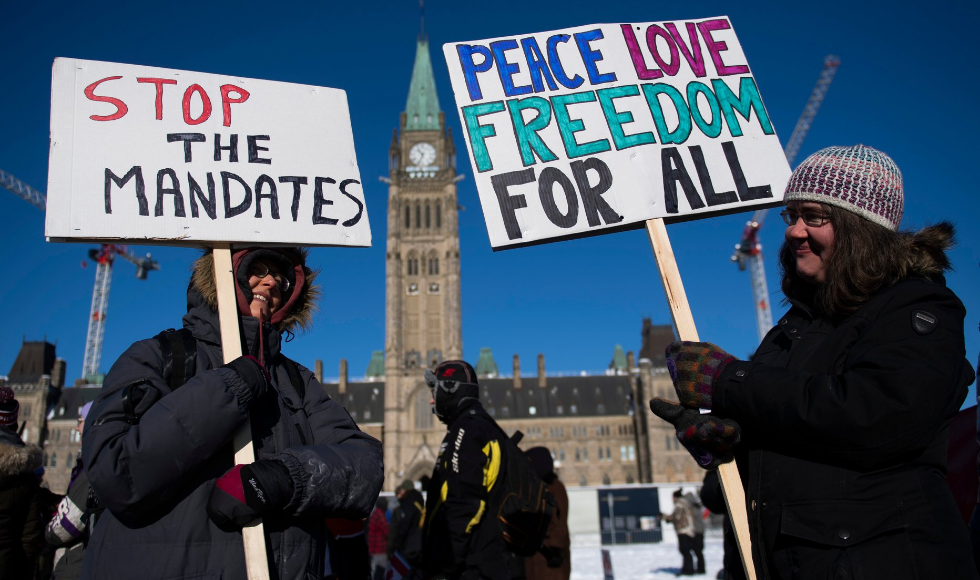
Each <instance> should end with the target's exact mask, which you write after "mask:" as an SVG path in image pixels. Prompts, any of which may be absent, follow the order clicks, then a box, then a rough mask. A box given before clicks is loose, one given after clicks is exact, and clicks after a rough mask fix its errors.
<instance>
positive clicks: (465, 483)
mask: <svg viewBox="0 0 980 580" xmlns="http://www.w3.org/2000/svg"><path fill="white" fill-rule="evenodd" d="M425 381H426V384H428V385H429V388H430V389H432V399H431V402H432V405H433V409H434V412H435V414H436V416H437V417H439V420H440V421H442V422H443V423H445V424H446V426H447V432H446V437H445V438H444V439H443V440H442V444H441V445H440V447H439V456H438V457H437V458H436V465H435V468H434V469H433V471H432V478H431V480H430V481H429V487H428V489H427V490H426V504H425V526H424V529H423V532H422V534H423V538H422V542H423V544H422V545H423V548H422V552H423V553H422V569H423V572H424V576H425V578H445V579H447V580H481V579H488V580H510V578H511V576H512V571H511V566H512V565H513V560H514V558H515V556H514V555H513V554H512V553H511V552H510V551H509V550H508V549H507V547H506V545H505V544H504V539H503V534H502V533H501V530H500V526H499V525H497V521H496V519H495V518H493V517H488V516H487V513H486V507H487V502H488V501H489V499H490V497H489V495H490V493H489V492H490V488H491V487H492V486H493V485H494V484H495V483H496V482H497V481H498V480H500V481H502V480H503V477H504V474H503V473H502V472H501V471H500V470H501V466H502V465H503V462H502V456H501V451H500V448H501V446H500V440H501V438H502V437H505V436H506V435H505V434H504V433H503V431H502V430H501V429H500V427H498V426H497V424H496V422H495V421H494V420H493V418H492V417H490V415H488V414H487V412H486V411H485V410H484V409H483V405H481V404H480V399H479V396H480V387H479V384H478V383H477V378H476V371H474V370H473V367H472V366H470V364H469V363H467V362H465V361H461V360H453V361H446V362H443V363H441V364H440V365H439V366H437V367H436V368H435V370H434V371H425ZM521 572H523V566H521Z"/></svg>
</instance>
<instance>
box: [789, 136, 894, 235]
mask: <svg viewBox="0 0 980 580" xmlns="http://www.w3.org/2000/svg"><path fill="white" fill-rule="evenodd" d="M904 199H905V198H904V196H903V194H902V173H901V172H900V171H899V170H898V166H897V165H895V162H894V161H892V158H891V157H889V156H887V155H885V154H884V153H882V152H881V151H878V150H877V149H872V148H871V147H865V146H864V145H855V146H853V147H827V148H826V149H821V150H820V151H817V152H816V153H814V154H813V155H810V156H809V157H807V158H806V160H804V161H803V163H801V164H800V165H799V167H797V168H796V171H794V172H793V175H792V176H791V177H790V178H789V183H787V184H786V195H785V196H784V197H783V201H784V202H790V201H813V202H817V203H825V204H827V205H833V206H837V207H839V208H841V209H845V210H847V211H849V212H852V213H856V214H857V215H859V216H861V217H863V218H864V219H866V220H868V221H871V222H874V223H876V224H878V225H880V226H882V227H885V228H888V229H889V230H892V231H896V230H898V224H899V222H901V221H902V209H903V206H904Z"/></svg>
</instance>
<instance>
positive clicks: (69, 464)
mask: <svg viewBox="0 0 980 580" xmlns="http://www.w3.org/2000/svg"><path fill="white" fill-rule="evenodd" d="M65 466H66V467H71V453H69V454H68V461H67V462H66V463H65Z"/></svg>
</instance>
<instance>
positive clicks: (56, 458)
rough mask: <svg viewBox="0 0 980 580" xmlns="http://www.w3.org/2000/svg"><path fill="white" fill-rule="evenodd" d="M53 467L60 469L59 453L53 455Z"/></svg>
mask: <svg viewBox="0 0 980 580" xmlns="http://www.w3.org/2000/svg"><path fill="white" fill-rule="evenodd" d="M51 467H58V454H57V453H52V454H51Z"/></svg>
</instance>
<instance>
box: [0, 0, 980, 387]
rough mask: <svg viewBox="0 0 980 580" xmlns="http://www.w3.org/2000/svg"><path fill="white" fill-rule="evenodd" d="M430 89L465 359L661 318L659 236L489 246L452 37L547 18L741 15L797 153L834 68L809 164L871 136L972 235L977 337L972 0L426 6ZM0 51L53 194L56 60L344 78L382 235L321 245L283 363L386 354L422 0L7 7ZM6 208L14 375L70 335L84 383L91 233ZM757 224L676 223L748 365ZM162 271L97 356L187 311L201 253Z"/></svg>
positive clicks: (123, 294) (740, 30)
mask: <svg viewBox="0 0 980 580" xmlns="http://www.w3.org/2000/svg"><path fill="white" fill-rule="evenodd" d="M425 10H426V13H425V31H426V32H427V33H428V35H429V40H430V45H431V46H432V61H433V66H434V69H435V77H436V84H437V86H438V90H439V101H440V104H441V107H442V110H443V111H445V112H446V113H447V114H446V119H447V121H448V123H450V125H451V126H452V129H453V135H454V136H456V146H457V149H458V151H459V157H458V167H459V171H460V172H461V173H464V174H466V176H467V177H466V179H465V180H463V181H462V182H461V183H460V184H459V203H460V204H461V205H462V206H464V207H465V211H463V212H462V213H461V215H460V246H461V253H462V257H461V263H462V273H463V276H462V303H463V342H464V351H465V352H464V355H465V357H466V358H468V359H470V360H473V361H474V362H475V359H476V357H477V355H478V353H479V349H480V348H481V347H490V348H491V349H492V350H493V353H494V355H495V357H496V361H497V363H498V365H499V366H500V369H501V371H502V372H503V373H505V374H506V373H509V372H510V364H511V357H512V356H513V355H514V354H518V355H520V356H521V359H522V361H523V365H522V367H523V368H524V370H525V373H528V372H532V373H533V372H534V368H535V366H534V362H533V361H534V359H535V357H536V356H537V355H538V353H543V354H544V355H545V356H546V360H547V367H548V369H549V371H553V372H579V371H582V370H587V371H593V372H595V371H600V370H602V369H605V368H606V367H607V366H608V364H609V362H610V360H611V358H612V354H613V349H614V347H615V345H616V344H621V345H622V346H623V348H624V349H626V350H633V351H637V350H639V347H640V328H641V320H642V318H643V317H651V318H652V319H653V321H654V323H669V322H670V315H669V312H668V310H667V306H666V300H665V298H664V294H663V290H662V286H661V283H660V280H659V277H658V275H657V271H656V266H655V263H654V260H653V255H652V251H651V249H650V243H649V241H648V239H647V238H646V234H645V232H643V231H634V232H626V233H618V234H612V235H605V236H599V237H594V238H589V239H583V240H576V241H567V242H561V243H553V244H546V245H541V246H537V247H531V248H524V249H516V250H509V251H504V252H496V253H494V252H493V251H492V250H491V249H490V243H489V239H488V237H487V231H486V228H485V226H484V221H483V215H482V212H481V208H480V203H479V199H478V197H477V194H476V190H475V187H474V185H473V180H472V168H471V167H470V165H469V162H468V161H467V157H466V152H465V145H464V143H463V142H462V140H461V139H460V136H462V135H463V132H462V131H461V129H460V126H459V118H458V116H457V115H456V114H455V113H454V108H453V97H452V91H451V87H450V84H449V77H448V72H447V68H446V63H445V61H444V60H443V58H442V54H441V46H442V44H443V43H446V42H453V41H465V40H478V39H483V38H491V37H496V36H503V35H513V34H522V33H533V32H541V31H546V30H553V29H558V28H564V27H570V26H578V25H585V24H594V23H605V22H611V23H619V22H650V21H658V20H669V19H684V18H702V17H710V16H719V15H727V16H729V17H730V19H731V21H732V24H733V26H734V28H735V31H736V33H737V34H738V37H739V39H740V41H741V43H742V47H743V50H744V52H745V54H746V57H747V58H748V62H749V65H750V66H751V67H752V71H753V74H754V76H755V78H756V80H757V82H758V85H759V88H760V91H761V94H762V98H763V99H764V101H765V103H766V106H767V108H768V111H769V115H770V117H771V119H772V121H773V124H774V125H775V128H776V131H777V133H778V134H779V137H780V139H781V140H782V142H783V143H785V141H786V139H788V138H789V135H790V133H791V132H792V130H793V126H794V125H795V123H796V120H797V118H798V117H799V115H800V113H801V112H802V109H803V106H804V105H805V104H806V102H807V99H808V97H809V95H810V91H811V89H812V88H813V85H814V83H815V81H816V79H817V76H818V74H819V73H820V70H821V67H822V63H823V58H824V56H826V55H827V54H835V55H837V56H839V57H840V59H841V63H842V64H841V66H840V69H839V71H838V73H837V76H836V78H835V80H834V83H833V86H832V87H831V88H830V91H829V93H828V95H827V98H826V100H825V101H824V103H823V106H822V108H821V110H820V113H819V115H818V116H817V118H816V121H815V123H814V125H813V128H812V129H811V131H810V133H809V136H808V138H807V140H806V142H805V143H804V144H803V149H802V151H801V153H800V156H799V157H798V159H797V161H801V160H802V159H803V158H804V157H805V156H806V155H808V154H809V153H812V152H813V151H815V150H817V149H820V148H822V147H826V146H829V145H853V144H856V143H864V144H866V145H870V146H873V147H876V148H879V149H881V150H883V151H885V152H887V153H888V154H889V155H891V156H892V157H893V158H894V159H895V161H896V162H897V163H898V165H899V167H900V168H901V170H902V172H903V174H904V178H905V192H906V201H905V204H906V205H905V219H904V221H903V226H904V227H906V228H919V227H922V226H923V225H927V224H931V223H935V222H938V221H940V220H943V219H948V220H951V221H952V222H954V223H955V224H956V227H957V230H958V237H959V246H958V247H957V248H956V249H955V250H954V251H953V253H952V258H953V264H954V267H955V272H953V273H952V274H951V275H950V276H949V279H948V282H949V285H950V286H951V287H952V288H953V289H954V290H955V291H956V292H957V293H958V294H959V296H960V298H961V299H962V300H963V301H964V303H965V304H966V306H967V311H968V312H967V319H966V324H965V326H966V337H967V356H968V358H969V359H970V360H971V362H973V363H975V361H976V359H977V352H978V349H980V334H978V322H980V295H978V292H977V288H978V285H980V269H978V265H980V229H978V227H977V219H978V217H980V211H978V210H980V201H978V194H980V190H978V187H977V185H976V183H977V182H976V173H974V171H976V167H977V165H978V153H980V148H978V147H977V145H976V142H975V141H974V137H973V136H974V135H976V134H977V133H978V130H980V120H978V116H977V115H976V114H975V111H976V99H977V96H976V95H977V94H978V93H980V86H978V85H980V81H978V77H977V75H975V74H973V73H971V72H970V71H971V69H969V67H968V65H969V59H968V55H969V54H976V47H975V45H974V43H973V41H972V40H971V39H972V38H973V36H974V34H973V32H974V31H973V30H972V26H973V25H974V24H975V23H976V22H977V21H980V4H978V3H977V2H971V1H959V2H941V3H933V4H930V5H928V7H926V6H925V5H923V4H922V3H918V2H915V3H913V2H854V1H848V2H840V1H829V2H808V3H803V2H790V3H787V2H739V3H732V2H715V1H702V2H696V3H692V2H651V1H650V0H642V1H628V0H617V1H616V2H586V1H566V2H558V1H553V0H542V1H538V2H529V1H527V0H520V1H517V0H495V1H494V2H483V1H473V2H449V1H446V0H430V1H429V2H427V3H426V8H425ZM2 14H3V21H4V23H5V25H4V34H3V36H2V38H0V43H2V48H0V55H2V56H0V62H2V65H3V67H2V70H3V74H4V81H5V86H6V88H5V90H4V91H2V92H0V110H2V111H3V116H2V118H3V139H2V140H0V168H2V169H3V170H5V171H7V172H9V173H11V174H13V175H15V176H17V177H18V178H20V179H21V180H22V181H24V182H26V183H28V184H30V185H32V186H34V187H35V188H37V189H40V190H42V191H44V190H45V189H46V182H47V160H48V120H49V107H50V87H51V83H50V78H51V76H50V73H51V63H52V60H53V59H54V58H55V57H58V56H66V57H74V58H81V59H92V60H103V61H112V62H121V63H131V64H142V65H151V66H159V67H166V68H175V69H186V70H196V71H204V72H211V73H220V74H229V75H237V76H244V77H252V78H259V79H271V80H278V81H287V82H294V83H302V84H309V85H321V86H328V87H336V88H341V89H344V90H346V91H347V93H348V98H349V101H350V106H351V117H352V122H353V129H354V139H355V146H356V151H357V158H358V164H359V168H360V173H361V178H362V181H363V185H364V193H365V197H366V199H367V206H368V212H369V215H370V218H371V226H372V228H373V230H372V235H373V238H374V247H372V248H370V249H316V250H314V251H313V253H312V259H311V261H312V265H313V266H315V267H319V268H321V269H322V271H323V275H322V277H321V278H320V281H322V283H323V287H324V298H323V300H322V302H321V304H320V312H319V315H318V317H317V319H316V324H315V329H314V330H313V331H312V332H309V333H306V334H304V335H299V336H298V337H297V338H296V340H295V342H293V343H291V344H289V345H287V347H286V354H288V355H289V356H291V357H292V358H294V359H296V360H298V361H299V362H301V363H302V364H305V365H307V366H310V367H312V366H313V361H314V360H315V359H321V360H323V362H324V368H325V371H324V372H325V375H327V376H336V375H337V368H338V365H339V361H340V359H341V358H346V359H347V360H348V362H349V364H350V374H351V375H352V376H358V375H362V374H363V373H364V371H365V370H366V368H367V364H368V361H369V359H370V355H371V351H372V350H381V349H383V347H384V332H385V329H384V268H385V265H384V240H385V236H386V231H385V222H386V220H385V215H386V206H387V202H386V197H387V186H386V185H385V184H384V183H381V182H380V181H378V179H377V178H378V177H379V176H382V175H387V166H388V159H387V151H388V145H389V143H390V140H391V131H392V129H393V128H395V127H396V126H397V124H398V118H399V114H400V113H401V112H402V111H403V110H404V108H405V102H406V97H407V94H408V84H409V78H410V75H411V66H412V62H413V59H414V51H415V40H416V35H417V34H418V32H419V9H418V5H417V3H415V2H413V1H412V0H405V1H401V2H397V3H396V2H382V1H378V0H360V1H358V2H346V3H340V2H288V1H283V2H277V3H270V2H257V1H239V2H199V1H197V2H185V1H173V2H166V3H162V4H161V3H156V4H153V3H141V2H126V3H124V2H102V1H92V2H61V1H54V2H16V3H15V2H8V3H6V4H5V5H4V7H3V8H2ZM0 215H2V216H3V217H4V222H5V223H4V226H5V227H4V229H3V234H2V236H3V243H2V244H0V256H2V263H3V264H5V265H6V271H5V281H6V284H3V285H2V288H0V297H2V302H3V304H4V308H3V311H4V312H5V314H6V320H5V326H6V332H4V333H3V334H2V336H0V373H5V372H7V370H8V369H9V368H10V365H11V364H12V363H13V360H14V357H15V356H16V354H17V351H18V349H19V347H20V343H21V340H22V338H24V337H26V338H27V339H28V340H40V339H42V338H45V337H46V338H47V340H49V341H51V342H57V352H58V355H59V356H60V357H62V358H65V359H66V360H67V362H68V376H69V381H70V380H72V379H74V378H75V377H78V376H79V375H80V373H81V366H82V358H83V353H84V348H85V333H86V329H87V323H88V315H89V311H90V308H91V299H92V286H93V280H94V275H95V267H94V264H93V263H89V266H88V268H82V267H81V264H82V263H83V262H85V261H86V256H87V252H88V250H89V248H92V247H94V246H92V245H85V244H51V243H46V242H45V241H44V236H43V231H44V216H43V214H42V213H41V212H40V211H38V210H37V209H35V208H33V207H32V206H30V205H28V204H27V203H26V202H24V201H22V200H20V199H19V198H18V197H16V196H15V195H13V194H10V193H8V192H6V191H3V190H0ZM749 215H750V214H747V213H746V214H738V215H732V216H726V217H718V218H710V219H704V220H699V221H695V222H689V223H685V224H678V225H673V226H669V227H668V232H669V234H670V236H671V240H672V244H673V247H674V251H675V253H676V255H677V259H678V263H679V267H680V271H681V274H682V276H683V279H684V283H685V287H686V290H687V293H688V298H689V300H690V303H691V306H692V309H693V312H694V318H695V321H696V323H697V326H698V331H699V333H700V335H701V338H702V340H709V341H712V342H715V343H717V344H718V345H719V346H721V347H722V348H725V349H727V350H729V351H731V352H732V353H733V354H735V355H736V356H739V357H745V356H747V355H748V354H750V353H751V352H752V351H753V350H754V348H755V346H756V344H757V341H758V339H757V336H756V329H755V317H754V310H753V306H752V297H751V290H750V286H749V277H748V274H747V273H745V272H739V271H738V270H737V268H736V267H735V266H734V265H733V264H732V263H731V262H730V261H729V256H730V255H731V253H732V248H733V245H734V244H735V243H736V242H737V241H738V239H739V234H740V233H741V230H742V227H743V225H744V223H745V221H746V219H747V218H748V217H749ZM783 231H784V228H783V227H782V223H781V222H780V221H779V218H778V217H777V216H775V215H773V214H771V215H770V219H769V220H768V222H767V224H766V226H765V228H764V230H763V237H762V241H763V244H764V246H765V252H766V254H765V255H766V271H767V274H768V283H769V288H770V291H771V292H772V294H773V298H772V302H773V306H774V308H773V310H774V313H773V315H774V317H778V316H779V314H780V313H781V312H782V311H783V310H785V308H784V307H783V306H782V305H781V304H780V299H781V296H780V295H779V294H778V287H779V278H778V271H777V267H776V260H775V257H776V252H777V249H778V247H779V244H780V243H781V241H782V235H783ZM136 250H137V251H147V250H148V251H151V252H152V253H153V256H154V257H155V258H156V259H158V260H159V262H160V265H161V267H162V270H161V271H159V272H152V273H150V276H149V279H148V280H146V281H138V280H136V278H135V277H134V271H135V270H134V268H133V266H132V265H130V264H129V263H126V262H123V261H117V264H116V267H115V275H114V280H113V286H112V291H111V298H110V304H109V310H108V323H107V328H106V335H105V347H104V352H103V359H102V370H103V372H105V371H107V370H108V368H109V366H110V365H111V364H112V361H114V360H115V358H116V357H118V356H119V354H120V353H121V352H122V351H123V350H124V349H125V348H127V347H128V346H129V344H131V343H132V342H134V341H135V340H138V339H141V338H146V337H150V336H153V335H154V334H156V333H157V332H159V331H160V330H163V329H165V328H169V327H177V326H179V325H180V317H181V315H182V314H183V312H184V309H185V289H186V284H187V277H188V265H189V263H190V261H191V260H192V259H193V258H194V257H195V256H196V255H197V253H196V252H195V251H194V250H192V249H180V248H160V247H153V248H148V249H147V250H142V249H141V248H136Z"/></svg>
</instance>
